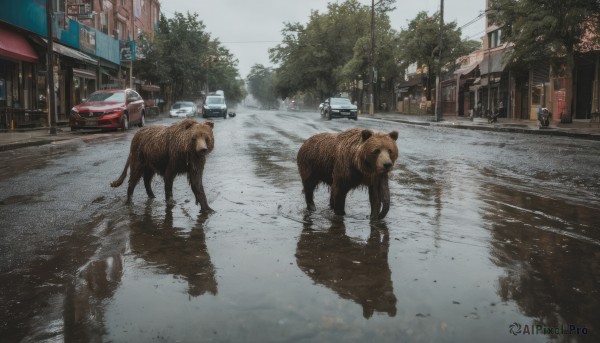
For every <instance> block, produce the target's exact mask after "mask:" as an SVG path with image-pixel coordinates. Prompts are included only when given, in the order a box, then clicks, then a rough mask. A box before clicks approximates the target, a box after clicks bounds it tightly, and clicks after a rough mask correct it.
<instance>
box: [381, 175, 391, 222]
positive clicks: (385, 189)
mask: <svg viewBox="0 0 600 343" xmlns="http://www.w3.org/2000/svg"><path fill="white" fill-rule="evenodd" d="M379 194H380V195H381V203H382V205H383V206H382V208H381V212H379V219H383V218H385V216H386V215H387V213H388V211H389V210H390V184H389V181H388V175H387V174H386V175H383V176H382V179H381V183H380V188H379Z"/></svg>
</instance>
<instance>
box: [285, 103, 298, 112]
mask: <svg viewBox="0 0 600 343" xmlns="http://www.w3.org/2000/svg"><path fill="white" fill-rule="evenodd" d="M287 110H288V111H300V105H299V104H298V102H296V100H292V101H290V102H289V104H288V107H287Z"/></svg>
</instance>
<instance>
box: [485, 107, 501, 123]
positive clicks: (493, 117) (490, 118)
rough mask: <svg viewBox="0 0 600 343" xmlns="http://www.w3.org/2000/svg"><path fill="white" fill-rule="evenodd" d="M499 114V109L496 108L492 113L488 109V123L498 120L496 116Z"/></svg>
mask: <svg viewBox="0 0 600 343" xmlns="http://www.w3.org/2000/svg"><path fill="white" fill-rule="evenodd" d="M499 116H500V111H498V110H496V112H494V113H492V111H488V114H487V120H488V124H494V123H497V122H498V117H499Z"/></svg>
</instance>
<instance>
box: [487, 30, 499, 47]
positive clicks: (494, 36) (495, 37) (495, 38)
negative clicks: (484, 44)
mask: <svg viewBox="0 0 600 343" xmlns="http://www.w3.org/2000/svg"><path fill="white" fill-rule="evenodd" d="M501 44H502V31H501V30H496V31H492V32H490V33H488V45H489V48H490V49H491V48H495V47H497V46H499V45H501Z"/></svg>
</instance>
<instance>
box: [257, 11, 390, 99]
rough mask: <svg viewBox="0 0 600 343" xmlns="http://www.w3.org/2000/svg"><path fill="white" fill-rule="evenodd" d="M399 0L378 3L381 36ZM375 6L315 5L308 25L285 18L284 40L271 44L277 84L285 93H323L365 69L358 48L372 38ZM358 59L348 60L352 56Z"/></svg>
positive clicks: (330, 92)
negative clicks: (319, 7) (320, 7)
mask: <svg viewBox="0 0 600 343" xmlns="http://www.w3.org/2000/svg"><path fill="white" fill-rule="evenodd" d="M394 2H395V0H384V1H380V2H379V4H378V7H377V10H378V11H377V13H378V20H377V22H378V28H381V30H378V36H379V34H383V35H385V32H382V31H383V30H385V29H386V28H387V29H388V30H389V27H390V25H389V19H388V18H387V16H385V15H383V14H384V13H385V12H386V11H389V10H391V9H392V7H391V6H392V4H393V3H394ZM370 13H371V7H370V6H365V5H362V4H361V3H360V2H359V1H357V0H346V1H344V2H342V3H337V2H336V3H329V4H328V5H327V12H325V13H319V12H318V11H313V12H312V13H311V15H310V18H309V22H308V23H307V24H306V25H303V24H300V23H285V24H284V28H283V30H282V36H283V38H282V43H281V44H279V45H277V46H276V47H274V48H272V49H269V56H270V59H271V61H272V62H273V63H275V64H279V67H278V68H277V70H276V78H275V90H276V92H277V93H278V94H279V95H280V96H282V97H284V98H285V97H287V96H289V95H291V94H294V93H296V92H300V91H305V92H310V91H313V92H318V93H320V97H321V98H324V97H327V96H331V95H335V94H336V93H338V92H339V91H340V90H341V88H343V87H344V86H343V85H344V83H346V84H348V83H349V82H351V81H354V80H355V79H356V77H357V74H360V73H366V71H367V68H366V66H365V65H364V63H362V62H361V61H362V59H363V58H364V56H366V55H365V53H364V52H361V51H360V49H362V47H363V46H364V45H365V42H366V41H368V39H370V38H369V37H370ZM353 58H354V59H355V61H354V62H352V63H350V64H349V61H351V60H352V59H353Z"/></svg>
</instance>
